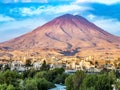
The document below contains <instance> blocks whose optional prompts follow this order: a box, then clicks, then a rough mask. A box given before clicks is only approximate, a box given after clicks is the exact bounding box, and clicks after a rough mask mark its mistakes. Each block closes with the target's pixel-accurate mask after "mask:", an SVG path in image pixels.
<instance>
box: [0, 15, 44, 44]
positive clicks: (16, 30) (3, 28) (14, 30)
mask: <svg viewBox="0 0 120 90" xmlns="http://www.w3.org/2000/svg"><path fill="white" fill-rule="evenodd" d="M34 22H35V23H34ZM44 23H46V20H44V19H43V18H41V17H37V18H31V19H25V20H22V21H11V22H6V23H3V24H0V42H2V41H6V40H9V39H12V38H15V37H18V36H20V35H23V34H25V33H27V32H30V31H32V30H33V29H35V28H36V27H38V26H41V25H43V24H44Z"/></svg>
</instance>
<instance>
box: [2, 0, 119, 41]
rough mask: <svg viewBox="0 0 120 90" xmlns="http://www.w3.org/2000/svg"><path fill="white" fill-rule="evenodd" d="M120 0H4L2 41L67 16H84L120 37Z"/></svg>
mask: <svg viewBox="0 0 120 90" xmlns="http://www.w3.org/2000/svg"><path fill="white" fill-rule="evenodd" d="M119 10H120V0H1V1H0V42H4V41H6V40H10V39H12V38H14V37H17V36H20V35H22V34H25V33H27V32H30V31H32V30H33V29H35V28H36V27H38V26H41V25H43V24H44V23H46V22H48V21H50V20H52V19H54V18H55V17H58V16H60V15H63V14H68V13H69V14H73V15H81V16H83V17H85V18H86V19H88V20H89V21H91V22H93V23H94V24H96V25H97V26H99V27H101V28H102V29H104V30H106V31H108V32H110V33H112V34H114V35H117V36H120V28H119V27H120V12H119Z"/></svg>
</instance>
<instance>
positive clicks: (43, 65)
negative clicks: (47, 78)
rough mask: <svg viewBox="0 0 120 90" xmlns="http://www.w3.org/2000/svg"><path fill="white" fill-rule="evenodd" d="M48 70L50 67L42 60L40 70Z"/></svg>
mask: <svg viewBox="0 0 120 90" xmlns="http://www.w3.org/2000/svg"><path fill="white" fill-rule="evenodd" d="M49 69H50V65H49V64H46V61H45V60H44V61H43V64H42V66H41V68H40V70H41V71H46V70H49Z"/></svg>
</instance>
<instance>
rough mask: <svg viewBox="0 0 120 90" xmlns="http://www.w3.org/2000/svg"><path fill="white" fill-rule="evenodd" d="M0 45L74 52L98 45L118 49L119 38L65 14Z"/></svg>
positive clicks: (84, 20) (11, 48)
mask: <svg viewBox="0 0 120 90" xmlns="http://www.w3.org/2000/svg"><path fill="white" fill-rule="evenodd" d="M0 47H3V48H4V47H6V48H7V49H8V50H9V49H10V50H21V49H22V50H27V49H57V50H60V51H66V52H67V51H68V52H74V51H75V52H76V53H79V52H81V51H82V50H86V49H88V50H98V49H100V48H104V49H105V50H109V49H110V50H120V49H119V48H120V38H119V37H117V36H114V35H112V34H110V33H108V32H106V31H104V30H102V29H101V28H99V27H97V26H96V25H95V24H93V23H91V22H89V21H88V20H86V19H85V18H83V17H81V16H78V15H71V14H65V15H63V16H60V17H57V18H55V19H53V20H52V21H50V22H48V23H46V24H44V25H43V26H40V27H38V28H36V29H35V30H33V31H32V32H29V33H27V34H25V35H22V36H20V37H17V38H15V39H12V40H10V41H7V42H4V43H1V44H0ZM4 49H5V48H4ZM60 53H62V54H63V52H60ZM76 53H75V54H76ZM70 55H72V54H70ZM73 55H74V54H73Z"/></svg>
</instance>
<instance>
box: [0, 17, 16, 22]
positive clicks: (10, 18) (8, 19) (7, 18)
mask: <svg viewBox="0 0 120 90" xmlns="http://www.w3.org/2000/svg"><path fill="white" fill-rule="evenodd" d="M6 21H14V18H12V17H9V16H4V15H0V22H6Z"/></svg>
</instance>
